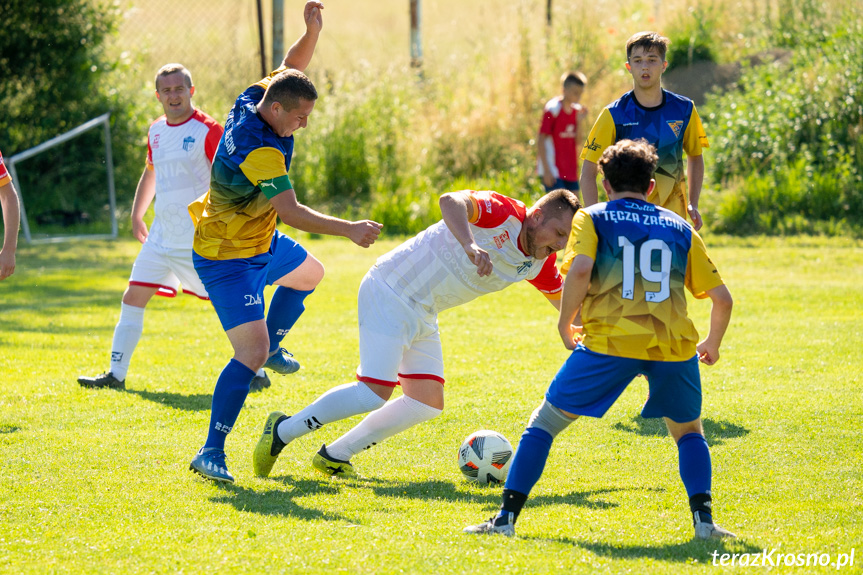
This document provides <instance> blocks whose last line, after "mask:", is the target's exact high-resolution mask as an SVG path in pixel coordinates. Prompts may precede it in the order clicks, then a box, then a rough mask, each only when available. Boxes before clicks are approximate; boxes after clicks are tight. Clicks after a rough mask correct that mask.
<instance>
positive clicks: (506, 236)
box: [494, 230, 509, 249]
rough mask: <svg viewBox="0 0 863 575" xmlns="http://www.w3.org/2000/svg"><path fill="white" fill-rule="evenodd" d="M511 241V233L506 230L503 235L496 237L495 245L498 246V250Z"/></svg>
mask: <svg viewBox="0 0 863 575" xmlns="http://www.w3.org/2000/svg"><path fill="white" fill-rule="evenodd" d="M508 241H509V232H508V231H506V230H504V232H503V233H502V234H500V235H499V236H494V245H496V246H497V249H500V248H502V247H503V244H505V243H506V242H508Z"/></svg>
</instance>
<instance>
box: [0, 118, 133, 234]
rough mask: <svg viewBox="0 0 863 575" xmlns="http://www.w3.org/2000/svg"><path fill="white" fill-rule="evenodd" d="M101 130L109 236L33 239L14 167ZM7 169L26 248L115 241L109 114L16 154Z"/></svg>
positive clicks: (7, 161) (115, 226)
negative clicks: (74, 240)
mask: <svg viewBox="0 0 863 575" xmlns="http://www.w3.org/2000/svg"><path fill="white" fill-rule="evenodd" d="M100 125H101V126H104V130H105V171H106V172H107V178H108V204H109V206H110V212H111V233H110V234H89V235H77V236H48V237H45V238H38V239H33V237H32V235H31V234H30V224H29V222H28V220H27V212H26V210H25V209H24V196H23V194H22V190H21V184H20V183H19V181H18V173H17V171H16V170H15V164H17V163H18V162H22V161H24V160H26V159H28V158H32V157H33V156H36V155H37V154H40V153H42V152H44V151H46V150H50V149H51V148H54V147H56V146H59V145H60V144H63V143H65V142H68V141H69V140H72V139H74V138H76V137H78V136H80V135H81V134H83V133H84V132H87V131H89V130H92V129H93V128H97V127H99V126H100ZM5 163H6V168H7V169H8V170H9V175H10V176H11V177H12V183H13V184H14V185H15V189H16V190H17V192H18V203H19V204H20V206H21V229H22V231H23V232H24V239H25V240H26V241H27V243H28V244H37V243H57V242H64V241H68V240H73V239H105V238H116V237H117V197H116V193H115V190H114V160H113V156H112V153H111V114H102V115H101V116H99V117H97V118H93V119H92V120H90V121H89V122H85V123H83V124H81V125H80V126H78V127H77V128H73V129H72V130H69V131H68V132H66V133H65V134H60V135H59V136H55V137H54V138H51V139H50V140H48V141H46V142H43V143H41V144H39V145H38V146H35V147H33V148H30V149H29V150H25V151H23V152H21V153H20V154H15V155H14V156H12V157H10V158H6V162H5Z"/></svg>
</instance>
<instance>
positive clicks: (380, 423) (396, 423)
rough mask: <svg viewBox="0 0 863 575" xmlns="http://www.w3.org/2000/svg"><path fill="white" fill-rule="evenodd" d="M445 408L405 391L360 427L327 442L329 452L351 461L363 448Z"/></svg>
mask: <svg viewBox="0 0 863 575" xmlns="http://www.w3.org/2000/svg"><path fill="white" fill-rule="evenodd" d="M441 411H443V410H442V409H437V408H436V407H432V406H430V405H426V404H425V403H422V402H421V401H417V400H416V399H412V398H410V397H408V396H406V395H403V396H401V397H400V398H398V399H396V400H393V401H390V402H389V403H387V404H386V405H385V406H383V407H382V408H380V409H378V410H377V411H375V412H373V413H370V414H368V415H367V416H366V418H365V419H363V420H362V421H361V422H360V423H359V424H358V425H357V426H356V427H354V428H353V429H351V430H350V431H348V432H347V433H345V434H344V435H342V436H341V437H339V438H338V439H336V440H335V441H334V442H332V443H331V444H330V445H327V453H329V455H330V457H334V458H335V459H340V460H342V461H348V460H350V458H351V457H353V456H354V455H356V454H357V453H359V452H360V451H362V450H363V449H368V448H369V447H371V446H372V445H376V444H378V443H380V442H382V441H383V440H384V439H387V438H388V437H392V436H393V435H395V434H397V433H401V432H402V431H404V430H406V429H408V428H410V427H413V426H414V425H417V424H418V423H422V422H423V421H428V420H429V419H433V418H435V417H437V416H438V415H440V414H441Z"/></svg>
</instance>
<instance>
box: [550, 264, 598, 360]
mask: <svg viewBox="0 0 863 575" xmlns="http://www.w3.org/2000/svg"><path fill="white" fill-rule="evenodd" d="M592 272H593V258H591V257H590V256H586V255H584V254H579V255H577V256H575V259H573V260H572V266H570V268H569V273H567V274H566V281H564V283H563V297H562V298H561V300H560V317H559V318H558V320H557V330H558V331H559V332H560V338H561V339H562V340H563V345H564V346H565V347H566V349H575V346H576V345H578V342H579V341H580V340H581V334H580V332H579V331H578V330H577V329H576V326H574V325H573V323H574V322H575V321H576V320H577V316H578V311H579V310H580V309H581V304H582V303H583V302H584V297H585V296H586V295H587V288H588V287H589V286H590V275H591V273H592Z"/></svg>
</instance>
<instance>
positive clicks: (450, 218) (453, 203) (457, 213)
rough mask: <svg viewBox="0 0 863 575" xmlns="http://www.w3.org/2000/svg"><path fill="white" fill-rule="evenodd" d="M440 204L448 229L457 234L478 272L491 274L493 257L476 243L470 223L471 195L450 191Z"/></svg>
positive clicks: (454, 234)
mask: <svg viewBox="0 0 863 575" xmlns="http://www.w3.org/2000/svg"><path fill="white" fill-rule="evenodd" d="M438 204H439V205H440V213H441V216H442V217H443V221H444V223H446V227H447V229H449V231H450V233H452V235H453V236H455V239H456V240H457V241H458V243H459V244H461V247H462V249H464V252H465V254H467V257H468V258H469V259H470V261H471V262H473V264H474V265H475V266H476V273H477V274H479V275H480V276H487V275H489V274H490V273H491V271H492V268H493V266H492V263H491V258H490V257H489V255H488V252H486V251H485V250H483V249H482V248H480V247H479V246H478V245H477V244H476V239H475V238H474V237H473V233H472V232H471V231H470V224H469V223H468V222H469V221H470V220H471V219H472V218H473V216H474V207H473V202H471V201H470V195H469V194H468V193H467V192H465V191H459V192H449V193H446V194H443V195H442V196H441V197H440V200H439V201H438Z"/></svg>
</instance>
